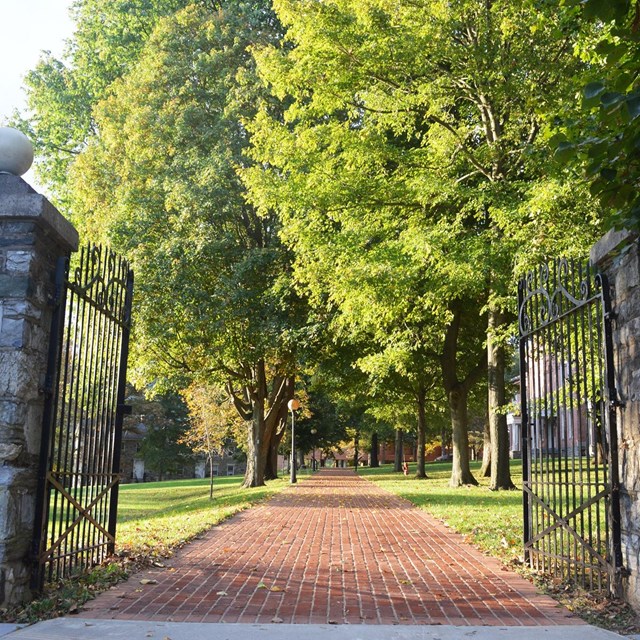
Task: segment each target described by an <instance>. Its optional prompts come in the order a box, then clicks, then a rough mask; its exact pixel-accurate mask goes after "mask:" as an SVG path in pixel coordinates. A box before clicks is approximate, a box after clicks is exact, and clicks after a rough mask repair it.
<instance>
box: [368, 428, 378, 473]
mask: <svg viewBox="0 0 640 640" xmlns="http://www.w3.org/2000/svg"><path fill="white" fill-rule="evenodd" d="M370 466H371V467H373V468H374V469H377V468H378V467H379V466H380V460H379V459H378V432H377V431H374V432H373V433H372V434H371V464H370Z"/></svg>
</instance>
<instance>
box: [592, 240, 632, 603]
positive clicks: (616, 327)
mask: <svg viewBox="0 0 640 640" xmlns="http://www.w3.org/2000/svg"><path fill="white" fill-rule="evenodd" d="M591 262H592V263H593V264H595V265H596V266H597V267H598V268H599V269H600V270H601V271H602V272H603V273H604V274H605V275H606V276H607V278H608V280H609V284H610V286H611V293H612V295H611V300H612V311H613V314H614V320H613V323H612V325H613V327H612V333H613V347H614V360H615V380H616V389H617V392H618V399H619V400H620V402H621V404H622V406H621V407H619V408H618V410H617V423H618V442H619V465H620V485H621V486H620V503H621V504H620V508H621V529H622V553H623V561H624V567H625V569H627V570H628V572H629V575H628V578H627V579H626V580H625V581H624V593H625V599H626V600H627V601H628V602H630V603H631V605H632V606H633V607H634V608H635V609H636V610H637V611H640V269H639V267H640V254H639V252H638V237H637V235H636V234H633V233H631V232H629V231H610V232H609V233H607V234H606V235H605V236H604V237H603V238H602V239H601V240H600V241H599V242H598V243H596V244H595V245H594V247H593V248H592V249H591Z"/></svg>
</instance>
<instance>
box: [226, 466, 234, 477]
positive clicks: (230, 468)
mask: <svg viewBox="0 0 640 640" xmlns="http://www.w3.org/2000/svg"><path fill="white" fill-rule="evenodd" d="M234 471H235V465H233V464H228V465H227V475H228V476H232V475H233V473H234Z"/></svg>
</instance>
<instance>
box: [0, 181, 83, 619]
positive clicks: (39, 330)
mask: <svg viewBox="0 0 640 640" xmlns="http://www.w3.org/2000/svg"><path fill="white" fill-rule="evenodd" d="M77 245H78V235H77V233H76V231H75V229H74V228H73V227H72V226H71V224H70V223H69V222H67V221H66V220H65V219H64V218H63V217H62V216H61V215H60V213H59V212H58V211H57V210H56V209H55V208H54V207H53V206H52V205H51V204H50V203H49V202H48V201H47V200H46V198H44V197H43V196H42V195H40V194H38V193H36V192H35V191H34V190H33V189H32V188H31V187H29V185H27V183H26V182H24V181H23V180H22V179H21V178H18V177H16V176H12V175H8V174H0V607H8V606H11V605H14V604H18V603H21V602H24V601H25V600H28V599H29V596H30V593H29V580H30V569H31V558H30V556H29V552H30V545H31V540H32V534H33V521H34V513H35V491H36V485H37V470H38V454H39V447H40V434H41V426H42V408H43V403H44V396H43V394H42V386H43V382H44V376H45V373H46V359H47V352H48V346H49V330H50V324H51V307H50V305H49V301H50V299H51V297H52V295H53V293H54V292H53V274H54V270H55V264H56V262H57V260H58V257H59V256H68V255H70V253H71V251H73V250H75V249H77Z"/></svg>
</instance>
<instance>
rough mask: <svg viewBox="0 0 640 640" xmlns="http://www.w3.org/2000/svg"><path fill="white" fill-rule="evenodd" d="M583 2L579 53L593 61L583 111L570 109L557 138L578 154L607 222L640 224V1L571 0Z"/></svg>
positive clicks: (561, 148) (560, 151)
mask: <svg viewBox="0 0 640 640" xmlns="http://www.w3.org/2000/svg"><path fill="white" fill-rule="evenodd" d="M561 4H563V5H564V7H565V9H564V11H565V12H567V13H569V14H575V13H576V8H577V7H581V18H582V20H583V40H582V42H581V46H580V47H579V48H578V54H579V55H580V57H582V58H583V59H585V60H587V61H588V63H589V69H590V72H589V77H588V80H589V81H588V82H585V83H584V85H583V87H582V91H581V92H580V93H581V104H580V105H578V106H579V107H582V115H581V116H580V115H576V114H575V113H569V114H568V115H567V116H566V117H565V119H564V121H563V123H562V125H561V126H560V127H559V130H558V132H557V134H556V136H555V138H554V141H555V143H556V144H557V150H556V156H557V157H558V158H560V159H562V160H567V159H569V158H574V157H577V159H578V161H579V165H581V166H582V167H583V168H584V170H585V175H586V179H587V181H588V182H589V184H590V189H591V192H592V193H593V194H594V195H595V196H596V197H597V198H598V199H599V200H600V202H601V203H602V205H603V208H604V211H605V213H606V224H607V226H616V227H622V226H623V227H628V228H632V229H636V230H637V229H639V228H640V189H639V187H640V151H639V141H640V83H639V82H638V79H639V77H640V40H639V38H638V30H639V29H640V2H639V1H638V0H634V1H630V0H606V1H605V0H585V1H584V2H580V3H578V2H577V1H576V0H565V1H564V2H563V3H561Z"/></svg>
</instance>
